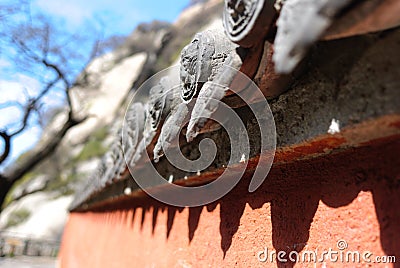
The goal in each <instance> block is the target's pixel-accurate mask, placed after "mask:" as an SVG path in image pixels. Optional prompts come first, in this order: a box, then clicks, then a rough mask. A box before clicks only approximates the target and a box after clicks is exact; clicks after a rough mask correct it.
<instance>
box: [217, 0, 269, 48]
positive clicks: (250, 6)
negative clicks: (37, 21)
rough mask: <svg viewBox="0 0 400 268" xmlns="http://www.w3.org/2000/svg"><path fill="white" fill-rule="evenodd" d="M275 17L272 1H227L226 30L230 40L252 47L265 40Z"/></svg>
mask: <svg viewBox="0 0 400 268" xmlns="http://www.w3.org/2000/svg"><path fill="white" fill-rule="evenodd" d="M275 15H276V11H275V9H274V1H272V0H225V6H224V12H223V22H224V28H225V31H226V32H227V35H228V37H229V39H230V40H232V41H233V42H235V43H237V44H239V45H241V46H242V47H252V46H254V45H257V44H258V43H259V42H261V41H263V40H264V37H265V36H266V35H267V34H268V31H269V29H270V27H271V23H272V21H273V19H274V18H275Z"/></svg>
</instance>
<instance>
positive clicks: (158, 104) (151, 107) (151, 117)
mask: <svg viewBox="0 0 400 268" xmlns="http://www.w3.org/2000/svg"><path fill="white" fill-rule="evenodd" d="M172 90H173V85H172V83H171V81H170V79H169V78H168V77H167V76H165V77H162V78H161V79H160V82H159V83H158V84H157V85H155V86H154V87H152V88H151V89H150V94H149V97H150V98H149V101H148V106H147V109H146V123H145V127H144V136H145V138H146V144H147V145H148V144H149V143H150V142H151V141H152V139H153V137H154V135H155V132H156V131H157V128H158V127H159V125H160V122H161V121H162V120H164V119H165V117H166V116H167V115H168V113H169V112H170V109H171V104H172V101H173V92H172Z"/></svg>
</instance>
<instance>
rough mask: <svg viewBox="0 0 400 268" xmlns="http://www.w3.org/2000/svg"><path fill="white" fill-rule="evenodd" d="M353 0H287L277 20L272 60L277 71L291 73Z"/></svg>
mask: <svg viewBox="0 0 400 268" xmlns="http://www.w3.org/2000/svg"><path fill="white" fill-rule="evenodd" d="M351 1H352V0H335V1H330V0H318V1H317V0H286V1H285V2H284V4H283V6H282V8H281V13H280V16H279V18H278V21H277V26H278V30H277V33H276V37H275V42H274V54H273V61H274V63H275V70H276V72H277V73H290V72H291V71H293V69H294V68H295V67H296V65H297V64H298V63H299V61H300V60H301V59H302V58H303V57H304V54H305V53H306V51H307V48H308V47H309V46H310V45H312V43H314V42H315V41H317V40H318V38H319V37H320V36H321V35H322V34H323V33H324V31H325V30H326V29H327V28H328V27H329V26H330V25H331V23H332V19H333V17H334V16H335V15H336V14H337V13H338V12H339V11H340V10H341V9H342V8H344V7H345V6H346V5H348V4H349V3H350V2H351Z"/></svg>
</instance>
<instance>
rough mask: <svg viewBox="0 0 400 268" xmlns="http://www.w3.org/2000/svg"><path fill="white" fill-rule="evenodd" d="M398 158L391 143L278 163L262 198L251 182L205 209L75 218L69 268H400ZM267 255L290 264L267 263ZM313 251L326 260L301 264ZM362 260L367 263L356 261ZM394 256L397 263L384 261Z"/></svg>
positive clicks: (69, 230)
mask: <svg viewBox="0 0 400 268" xmlns="http://www.w3.org/2000/svg"><path fill="white" fill-rule="evenodd" d="M399 151H400V142H399V139H398V138H395V139H392V140H390V139H386V140H381V141H376V142H374V143H373V144H366V145H365V146H362V147H360V148H357V149H348V150H343V151H339V152H335V153H331V154H327V155H325V156H323V157H318V158H312V159H303V160H300V161H294V162H292V163H288V164H284V165H283V164H281V165H274V166H273V168H272V170H271V172H270V174H269V176H268V178H267V180H266V181H265V182H264V184H263V185H262V186H261V187H260V188H259V189H258V190H257V191H256V192H254V193H248V192H247V187H248V182H249V178H247V177H245V178H243V179H242V180H241V182H240V183H239V184H238V185H237V186H236V187H235V188H234V190H233V191H231V192H230V193H229V194H228V195H226V196H225V197H223V198H222V199H220V200H218V201H216V202H214V203H212V204H210V205H207V206H203V207H197V208H176V207H170V206H166V205H164V204H161V203H158V202H156V201H154V200H152V199H150V198H136V199H126V200H123V201H119V202H112V203H111V204H109V205H108V206H104V207H102V208H101V209H97V211H91V212H82V213H78V212H74V213H71V214H70V217H69V221H68V223H67V226H66V229H65V232H64V237H63V242H62V247H61V252H60V256H59V259H60V264H61V267H65V268H76V267H277V266H278V267H293V266H295V267H366V266H367V267H368V266H370V267H376V266H378V267H400V159H399V154H398V152H399ZM339 248H340V249H342V250H339ZM266 249H267V251H268V253H267V254H268V255H269V256H271V252H272V251H275V252H279V251H284V252H286V253H285V254H286V255H285V256H283V255H281V256H283V259H285V257H286V259H287V260H288V262H279V261H278V260H277V259H276V255H272V256H273V258H272V259H271V258H268V259H267V260H265V262H261V261H260V260H259V257H261V258H264V259H265V254H261V253H260V251H263V250H264V252H265V251H266ZM329 250H330V254H331V255H329V254H328V253H325V255H324V260H322V257H323V252H324V251H329ZM292 251H294V252H299V256H300V260H299V261H298V262H297V263H296V264H295V263H293V262H291V261H290V260H289V259H288V255H287V254H289V253H290V252H292ZM305 251H307V252H310V251H313V252H316V254H317V257H318V260H317V261H316V262H315V263H314V262H313V261H312V262H310V261H309V260H308V259H307V260H305V261H302V260H301V258H302V253H304V252H305ZM335 252H337V253H335ZM354 252H358V253H359V254H360V256H361V258H363V256H364V257H366V259H361V260H360V263H358V262H353V261H352V257H351V256H350V255H351V254H352V253H354ZM291 254H292V257H295V255H294V253H291ZM349 254H350V255H349ZM355 254H357V253H355ZM386 255H393V256H395V257H396V259H397V263H394V264H393V263H392V264H388V263H386V264H378V263H376V262H375V261H376V260H377V259H376V257H380V256H386ZM346 256H350V257H347V258H350V261H347V260H346ZM329 257H331V258H332V259H329ZM384 258H385V257H384ZM281 259H282V258H281ZM367 261H371V263H367Z"/></svg>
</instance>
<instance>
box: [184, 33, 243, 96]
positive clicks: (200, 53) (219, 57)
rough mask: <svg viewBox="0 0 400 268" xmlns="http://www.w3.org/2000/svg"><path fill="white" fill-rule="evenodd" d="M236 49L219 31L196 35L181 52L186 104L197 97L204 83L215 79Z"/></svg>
mask: <svg viewBox="0 0 400 268" xmlns="http://www.w3.org/2000/svg"><path fill="white" fill-rule="evenodd" d="M235 48H236V45H235V44H233V43H232V42H230V40H229V39H228V38H227V37H226V36H225V34H224V33H223V32H222V31H219V30H209V31H205V32H202V33H198V34H196V35H195V37H194V39H193V40H192V42H191V43H190V44H189V45H187V46H186V47H185V48H184V49H183V50H182V52H181V69H180V79H181V83H182V91H181V98H182V100H183V101H184V102H185V103H188V102H190V101H191V100H192V99H193V98H194V97H196V96H197V94H198V93H199V91H200V89H201V87H202V86H203V84H204V83H206V82H207V81H212V80H213V79H214V77H215V76H216V74H217V73H218V70H219V69H220V67H221V66H222V64H223V63H224V61H225V60H226V58H227V57H228V56H229V55H230V53H231V52H232V51H233V50H234V49H235Z"/></svg>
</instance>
